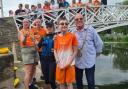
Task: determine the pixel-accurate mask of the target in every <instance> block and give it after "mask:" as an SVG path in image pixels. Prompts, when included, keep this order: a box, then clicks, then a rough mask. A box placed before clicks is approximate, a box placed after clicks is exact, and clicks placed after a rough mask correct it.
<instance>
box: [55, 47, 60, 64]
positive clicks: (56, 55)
mask: <svg viewBox="0 0 128 89" xmlns="http://www.w3.org/2000/svg"><path fill="white" fill-rule="evenodd" d="M54 56H55V60H56V63H58V62H59V58H58V54H57V51H56V50H55V49H54Z"/></svg>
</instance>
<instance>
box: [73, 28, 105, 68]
mask: <svg viewBox="0 0 128 89" xmlns="http://www.w3.org/2000/svg"><path fill="white" fill-rule="evenodd" d="M74 33H75V35H76V37H77V40H78V48H81V47H82V45H83V42H84V40H85V43H84V46H83V49H82V51H81V52H82V57H76V61H75V65H76V67H78V68H80V69H85V68H91V67H92V66H93V65H94V64H95V61H96V53H101V52H102V48H103V42H102V40H101V38H100V36H99V35H98V33H97V32H96V30H95V29H94V28H93V27H92V26H87V27H85V28H84V29H82V30H81V31H77V30H76V31H75V32H74ZM85 35H86V36H85Z"/></svg>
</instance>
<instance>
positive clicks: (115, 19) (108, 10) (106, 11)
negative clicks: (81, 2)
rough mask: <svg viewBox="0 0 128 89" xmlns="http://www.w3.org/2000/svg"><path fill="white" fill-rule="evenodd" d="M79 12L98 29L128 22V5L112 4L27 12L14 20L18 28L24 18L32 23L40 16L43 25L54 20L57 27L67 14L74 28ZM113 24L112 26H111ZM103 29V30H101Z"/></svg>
mask: <svg viewBox="0 0 128 89" xmlns="http://www.w3.org/2000/svg"><path fill="white" fill-rule="evenodd" d="M77 13H81V14H83V16H84V20H85V25H86V24H88V25H90V24H91V25H93V26H94V27H96V28H97V30H99V31H102V30H106V29H108V28H107V27H109V28H111V27H112V26H115V25H117V26H118V25H121V24H124V23H125V25H126V24H127V23H128V6H127V5H111V6H107V5H106V6H105V5H102V6H99V7H94V6H91V7H87V6H86V7H79V8H66V9H59V10H51V11H48V12H42V13H35V14H27V15H22V16H15V17H14V20H15V21H16V25H17V27H18V28H20V27H21V26H22V24H21V23H22V20H23V19H24V18H28V19H29V20H30V22H31V23H32V22H33V20H34V19H36V18H40V19H41V20H42V25H43V26H45V23H46V22H47V21H53V22H54V26H55V28H57V25H56V22H57V20H58V19H59V18H60V17H63V16H65V17H66V18H67V19H68V21H69V28H70V29H74V27H75V24H74V16H75V15H76V14H77ZM110 26H111V27H110ZM101 29H102V30H101Z"/></svg>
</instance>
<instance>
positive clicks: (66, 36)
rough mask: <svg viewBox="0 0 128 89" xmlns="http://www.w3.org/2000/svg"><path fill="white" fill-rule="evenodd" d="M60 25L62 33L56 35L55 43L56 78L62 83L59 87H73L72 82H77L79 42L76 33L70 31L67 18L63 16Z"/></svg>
mask: <svg viewBox="0 0 128 89" xmlns="http://www.w3.org/2000/svg"><path fill="white" fill-rule="evenodd" d="M58 25H59V26H58V28H59V30H60V31H61V33H60V34H58V35H57V36H56V37H55V43H54V54H55V58H56V62H57V67H56V80H57V82H58V83H59V84H60V88H59V89H73V85H72V83H73V82H75V68H74V64H75V63H74V59H75V56H76V53H77V45H78V43H77V39H76V37H75V35H74V34H72V33H70V32H68V21H67V20H66V18H61V19H60V20H59V22H58ZM65 84H67V86H65Z"/></svg>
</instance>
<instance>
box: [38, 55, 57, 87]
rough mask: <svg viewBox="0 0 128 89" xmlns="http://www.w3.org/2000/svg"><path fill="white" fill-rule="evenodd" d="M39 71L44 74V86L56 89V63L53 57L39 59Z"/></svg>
mask: <svg viewBox="0 0 128 89" xmlns="http://www.w3.org/2000/svg"><path fill="white" fill-rule="evenodd" d="M40 61H41V65H42V66H41V69H42V71H43V73H44V79H45V83H46V84H50V85H51V87H52V89H56V83H55V73H56V62H55V59H54V57H53V56H47V57H41V60H40Z"/></svg>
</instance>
